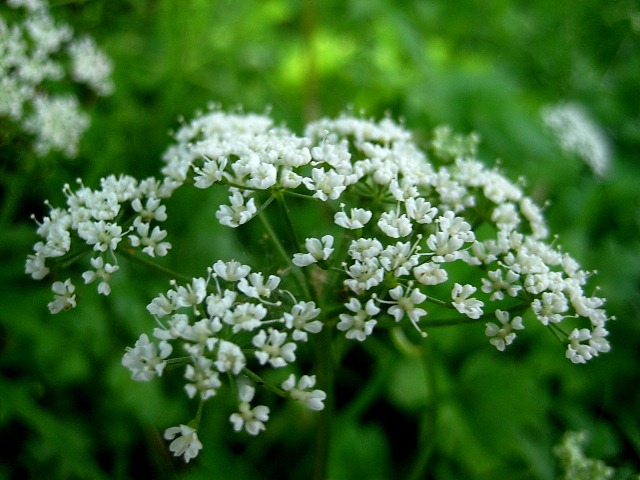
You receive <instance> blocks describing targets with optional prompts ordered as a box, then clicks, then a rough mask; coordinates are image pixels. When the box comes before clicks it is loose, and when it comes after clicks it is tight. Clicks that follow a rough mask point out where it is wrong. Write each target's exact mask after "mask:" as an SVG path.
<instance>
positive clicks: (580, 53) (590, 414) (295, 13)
mask: <svg viewBox="0 0 640 480" xmlns="http://www.w3.org/2000/svg"><path fill="white" fill-rule="evenodd" d="M51 7H52V12H53V15H54V16H55V17H56V18H57V19H59V20H60V21H65V22H68V23H70V24H71V25H73V27H74V30H75V32H76V35H80V34H82V33H88V34H90V35H92V36H93V37H94V38H95V39H96V41H97V43H98V45H100V46H101V48H103V49H104V50H105V51H106V52H107V53H108V54H109V56H110V57H111V58H112V60H113V62H114V65H115V70H114V75H113V78H114V81H115V84H116V91H115V93H114V94H113V95H112V96H111V97H108V98H104V99H100V100H99V101H98V100H96V99H95V98H87V101H88V102H89V104H90V106H89V109H90V113H91V116H92V125H91V128H90V130H89V131H88V132H87V133H86V134H85V136H84V138H83V141H82V144H81V151H80V155H79V156H78V158H77V159H74V160H65V159H63V158H58V157H56V156H55V155H52V156H50V157H48V158H46V159H39V160H35V159H26V158H23V157H21V156H19V155H17V154H15V152H12V151H11V149H7V148H5V149H4V150H2V151H1V153H2V155H3V156H4V157H5V158H1V159H0V160H1V162H2V169H1V170H0V177H1V180H0V182H1V189H2V190H1V192H0V193H1V194H2V197H1V201H2V204H1V205H0V207H1V215H2V216H1V217H0V229H1V235H0V255H1V258H0V261H1V262H2V267H1V268H0V282H1V283H0V292H2V293H1V294H0V440H1V441H2V444H3V445H4V447H3V449H2V453H0V478H7V479H13V478H50V479H76V478H77V479H107V478H115V479H133V478H145V479H146V478H158V479H163V478H167V479H173V478H180V479H193V480H196V479H205V478H206V479H218V478H219V479H244V478H251V479H261V478H265V479H267V478H308V477H309V475H310V473H309V472H310V470H311V465H312V462H313V430H314V417H313V414H308V413H305V412H302V411H300V410H298V409H297V408H296V407H295V406H292V405H288V404H283V405H281V406H278V409H277V410H275V411H274V412H273V415H272V419H271V420H270V423H269V425H268V428H267V431H266V432H265V433H263V434H262V435H261V436H260V437H258V438H255V439H254V438H251V439H249V438H247V437H246V436H243V435H237V434H235V433H234V432H233V431H232V430H231V428H230V425H229V423H228V412H227V410H225V408H226V406H227V404H226V403H225V400H223V399H220V403H219V404H217V405H219V406H220V408H216V407H213V408H209V409H208V410H207V411H206V414H205V417H204V420H203V421H204V424H203V426H202V427H201V433H200V437H201V439H202V441H203V443H204V445H205V447H204V450H203V451H202V452H201V454H200V455H199V456H198V458H197V459H196V460H194V461H192V462H191V463H190V464H189V465H184V463H183V462H182V461H181V460H180V459H177V460H176V459H173V458H172V457H171V456H170V455H169V454H168V452H167V449H166V444H165V442H164V441H163V440H162V438H161V433H162V431H164V429H165V428H166V427H168V426H172V425H175V424H179V423H184V422H186V421H188V419H190V418H192V415H193V412H194V405H193V403H192V402H189V401H188V399H187V398H186V395H184V394H183V392H181V391H180V390H181V386H180V383H179V378H178V379H176V381H173V382H172V381H171V380H167V381H165V382H162V383H159V382H152V383H150V384H138V383H135V382H132V381H131V380H129V374H128V372H127V371H126V370H125V369H124V368H122V367H121V365H120V359H121V356H122V353H123V351H124V347H125V346H127V345H131V344H132V343H133V342H134V341H135V339H136V338H137V336H138V335H139V334H140V333H141V332H144V331H147V332H149V331H151V329H152V328H153V319H152V318H151V317H150V316H149V315H148V314H147V313H146V311H145V306H146V304H147V303H148V301H149V300H150V299H151V298H152V297H153V296H155V295H156V294H157V293H158V292H160V291H164V290H165V289H166V287H167V284H166V280H165V279H160V278H155V277H148V276H143V275H145V273H144V271H142V270H139V269H136V268H135V267H134V266H132V265H126V264H125V265H122V270H123V274H122V275H119V276H118V279H117V280H114V284H113V290H114V294H112V295H111V296H110V297H108V298H107V299H105V298H104V297H99V296H98V295H96V294H95V293H94V292H92V291H90V290H91V289H87V290H86V291H85V292H86V293H85V294H84V295H83V298H81V301H80V302H79V306H78V308H77V309H75V310H73V311H71V312H67V313H63V314H60V315H57V316H51V315H49V313H48V311H47V308H46V304H47V302H48V301H49V299H50V283H48V282H35V281H32V280H31V279H30V278H29V277H27V276H26V275H24V273H23V271H24V259H25V257H26V255H27V254H29V253H30V252H31V246H32V245H33V243H34V242H35V241H36V237H35V228H34V223H33V221H32V220H31V219H30V218H29V216H30V215H31V214H32V213H35V214H36V216H37V217H41V216H42V215H44V214H46V209H45V207H44V206H43V200H44V199H50V201H51V203H52V204H54V205H62V203H63V201H64V196H63V194H62V193H61V190H60V189H61V186H62V185H63V184H64V183H73V182H74V180H75V178H76V177H82V179H83V181H84V183H85V184H86V185H87V186H91V187H96V186H97V185H98V180H99V179H100V177H102V176H105V175H108V174H111V173H116V174H118V173H126V174H131V175H134V176H136V177H138V178H142V177H145V176H149V175H158V173H159V168H160V166H161V160H160V159H161V156H162V153H163V151H164V150H165V149H166V148H167V146H168V145H169V144H170V143H171V137H170V135H169V133H170V131H171V130H173V129H176V128H178V126H179V117H181V116H183V117H184V118H186V119H189V118H191V117H192V116H193V115H194V114H195V112H196V111H197V110H199V109H200V110H205V109H206V107H207V105H208V104H209V103H210V102H215V103H218V104H220V105H222V106H223V107H224V108H236V107H237V106H239V105H241V106H243V108H244V109H245V110H247V111H257V112H263V111H265V109H267V108H270V109H271V110H270V111H271V115H272V116H273V118H275V119H276V121H278V122H280V121H282V122H286V124H287V125H288V126H290V127H291V128H292V129H293V130H295V131H298V132H301V130H302V128H303V126H304V124H305V122H306V121H308V120H313V119H315V118H318V117H320V116H336V115H339V114H340V113H341V112H342V111H345V110H346V109H349V108H350V109H353V110H354V111H355V112H359V111H361V110H363V111H364V112H366V115H370V116H373V117H376V118H380V117H382V116H384V115H385V114H389V115H391V116H392V117H394V118H401V119H403V121H404V122H405V124H406V126H407V128H408V129H409V130H411V131H413V132H414V133H415V137H416V140H417V142H418V143H419V144H420V145H422V146H425V145H426V142H427V140H428V138H429V135H430V133H431V132H432V130H433V128H434V127H435V126H437V125H439V124H443V123H444V124H448V125H451V126H452V128H454V129H455V130H456V131H459V132H463V133H467V132H470V131H476V132H478V133H479V134H480V136H481V138H482V143H481V146H480V156H481V158H482V159H483V160H485V161H486V162H487V164H489V165H494V164H496V162H498V161H499V164H500V166H501V168H502V170H503V171H504V172H505V173H506V174H507V175H508V176H509V177H511V178H512V179H516V178H518V177H520V176H524V177H526V179H527V190H528V192H529V193H530V194H531V195H532V196H533V197H534V198H535V199H536V201H537V202H538V203H540V204H544V203H545V202H549V205H548V206H547V207H545V212H546V215H547V218H548V221H549V223H550V226H551V229H552V231H553V232H554V233H557V234H558V235H559V239H558V242H559V243H560V244H561V245H563V248H564V250H566V251H568V252H570V253H571V254H572V255H573V256H574V257H575V258H576V259H577V260H578V261H579V262H580V263H581V264H582V266H583V267H584V268H585V269H587V270H597V271H598V273H597V275H594V278H593V279H592V281H591V287H592V288H595V286H596V285H599V286H600V288H601V291H600V294H601V295H602V296H604V297H606V298H607V299H608V303H607V308H608V311H609V313H610V314H612V315H615V316H616V317H617V320H616V321H615V322H611V328H610V329H611V335H610V340H611V343H612V345H613V347H612V351H611V352H610V353H608V354H604V355H601V356H600V357H599V358H597V359H595V360H593V361H592V362H590V363H589V364H588V365H572V364H571V363H570V362H569V361H568V360H566V359H565V358H564V349H563V347H562V346H561V345H559V344H558V342H557V341H556V340H555V339H554V338H553V337H552V336H551V335H550V334H549V333H548V332H547V331H545V330H544V329H542V328H538V329H536V328H531V329H528V330H527V331H525V333H524V334H523V335H522V338H519V339H518V341H516V343H515V344H514V345H512V347H513V348H509V349H507V351H506V352H503V353H500V352H497V351H496V350H495V349H494V348H493V347H492V346H491V345H489V343H488V341H487V338H486V337H485V336H484V333H483V331H484V328H483V326H482V325H472V326H466V327H465V326H463V327H453V328H449V329H441V330H435V329H434V330H433V331H430V332H429V333H430V335H429V339H428V341H427V343H426V345H427V347H426V351H425V352H424V354H423V356H422V357H421V358H411V357H407V356H403V355H402V354H401V353H399V352H398V351H397V350H396V349H395V348H394V347H393V345H392V342H390V341H388V340H389V339H388V338H385V337H380V338H379V339H378V338H376V339H372V341H371V342H366V346H365V345H363V347H362V348H358V349H354V350H353V351H352V352H350V354H349V355H347V356H346V357H345V364H344V365H343V366H341V367H340V369H341V373H340V380H339V383H338V385H337V391H338V394H337V398H336V402H337V405H338V407H340V410H339V413H338V415H337V417H336V420H335V424H334V436H333V442H332V450H331V457H330V465H329V471H330V475H331V478H334V479H337V480H340V479H353V478H368V479H385V478H407V477H408V476H410V475H411V472H412V471H418V470H419V469H420V467H421V465H424V463H421V462H426V465H427V466H426V467H425V470H426V472H427V475H428V477H427V478H434V479H459V478H477V479H485V478H486V479H503V478H504V479H507V478H508V479H528V478H530V479H553V478H556V475H558V467H557V464H556V459H555V458H554V457H553V454H552V447H553V445H554V444H556V443H557V442H558V441H559V439H560V437H561V435H562V433H563V432H564V431H566V430H579V429H586V430H588V431H589V432H590V434H591V439H592V441H591V443H590V445H589V448H588V454H590V455H592V456H595V457H598V458H601V459H603V460H605V461H606V462H608V463H609V464H611V465H613V466H615V467H618V474H617V477H616V478H626V475H627V474H628V473H629V472H631V471H640V461H639V460H638V459H639V457H640V424H639V422H638V417H639V415H638V414H639V412H640V393H639V390H638V385H639V384H640V374H639V370H638V360H639V351H640V350H639V340H640V240H639V238H640V237H639V233H640V188H639V185H640V167H639V164H638V162H639V161H640V158H639V156H638V155H639V154H640V93H639V87H640V5H638V3H637V2H635V1H631V0H629V1H624V0H623V1H602V0H601V1H595V0H569V1H557V0H556V1H550V0H535V1H507V0H502V1H500V0H483V1H464V2H463V1H452V0H448V1H442V0H440V1H419V0H412V1H400V0H397V1H391V0H385V1H383V0H346V1H344V0H343V1H338V0H327V1H319V0H318V1H315V2H314V1H312V0H307V1H303V2H295V1H287V0H261V1H257V0H256V1H231V0H154V1H152V0H96V1H86V2H82V1H66V2H63V1H52V2H51ZM0 8H5V7H4V6H3V7H0ZM0 11H2V10H0ZM560 101H575V102H578V103H580V104H581V105H583V106H584V108H585V109H586V110H587V111H588V112H589V113H590V114H591V116H592V117H593V118H594V119H597V121H598V123H599V124H600V126H601V127H602V128H603V130H604V131H605V132H606V134H607V135H608V137H609V138H610V141H611V145H612V152H613V155H612V165H611V168H610V169H609V171H608V172H607V174H606V175H605V176H604V177H603V178H597V177H595V176H594V175H593V174H592V172H591V171H590V170H589V168H588V167H587V166H586V165H585V164H584V162H582V160H581V159H579V158H577V157H575V156H571V155H567V154H566V153H563V152H562V151H561V150H560V149H559V148H558V147H557V146H556V144H555V142H554V139H553V138H552V136H551V135H550V133H549V132H548V131H547V130H546V129H545V128H544V126H543V125H542V123H541V120H540V115H539V112H540V108H541V107H542V106H544V105H547V104H555V103H557V102H560ZM498 159H499V160H498ZM216 199H217V197H216V195H215V193H214V194H212V196H205V195H202V194H201V193H200V192H187V191H184V192H180V193H179V194H177V195H176V198H174V199H172V200H171V202H170V204H169V216H170V221H169V224H168V228H169V230H170V235H171V236H172V243H173V245H174V249H173V250H172V251H171V252H170V255H169V257H168V259H167V265H169V266H171V267H172V268H176V269H180V270H181V271H183V272H185V273H187V274H189V275H195V276H198V275H201V274H202V272H203V268H204V267H205V266H207V265H210V264H211V263H212V262H213V261H215V260H216V259H218V258H229V257H230V256H232V255H233V254H234V252H237V249H238V248H239V244H238V242H237V240H236V239H235V238H234V236H233V232H229V231H228V230H225V229H221V228H220V227H219V226H217V224H216V221H215V218H214V215H213V212H214V211H215V206H213V205H215V203H214V201H216ZM194 205H195V206H196V207H195V208H194ZM212 238H213V239H214V240H212ZM194 252H198V254H197V255H194ZM236 256H237V255H236ZM141 279H142V281H141ZM216 401H218V400H216ZM225 412H226V413H225ZM416 465H417V466H416ZM414 469H417V470H414ZM420 478H423V477H420Z"/></svg>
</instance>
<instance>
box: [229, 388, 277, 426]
mask: <svg viewBox="0 0 640 480" xmlns="http://www.w3.org/2000/svg"><path fill="white" fill-rule="evenodd" d="M254 394H255V389H254V388H253V387H252V386H250V385H246V384H242V383H240V384H239V385H238V399H239V400H240V402H239V404H238V410H239V412H237V413H232V414H231V416H230V417H229V420H230V421H231V423H232V424H233V429H234V430H235V431H236V432H239V431H240V430H242V428H243V427H244V429H245V430H246V432H247V433H248V434H249V435H258V434H259V433H260V432H261V431H263V430H264V429H265V426H264V422H266V421H267V420H269V407H266V406H264V405H258V406H256V407H254V408H251V405H250V403H249V402H251V400H253V396H254Z"/></svg>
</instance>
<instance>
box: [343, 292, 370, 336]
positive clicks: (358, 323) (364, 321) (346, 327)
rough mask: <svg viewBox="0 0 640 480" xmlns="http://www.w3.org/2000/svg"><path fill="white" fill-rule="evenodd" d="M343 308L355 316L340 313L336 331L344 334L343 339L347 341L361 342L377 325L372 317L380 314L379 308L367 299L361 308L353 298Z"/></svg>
mask: <svg viewBox="0 0 640 480" xmlns="http://www.w3.org/2000/svg"><path fill="white" fill-rule="evenodd" d="M344 306H345V307H346V308H347V310H350V311H351V312H353V313H354V314H355V315H349V314H347V313H341V314H340V317H339V318H340V323H338V325H337V328H338V330H340V331H342V332H346V334H345V337H347V338H348V339H349V340H358V341H359V342H363V341H364V340H365V339H366V338H367V336H369V335H371V332H373V327H375V326H376V324H377V323H378V321H377V320H375V319H373V318H372V317H373V316H374V315H377V314H378V313H380V308H378V306H377V305H376V304H375V302H374V301H373V300H372V299H369V300H368V301H367V303H366V304H365V307H364V308H362V304H361V303H360V301H359V300H358V299H357V298H355V297H353V298H351V299H350V300H349V302H348V303H345V305H344Z"/></svg>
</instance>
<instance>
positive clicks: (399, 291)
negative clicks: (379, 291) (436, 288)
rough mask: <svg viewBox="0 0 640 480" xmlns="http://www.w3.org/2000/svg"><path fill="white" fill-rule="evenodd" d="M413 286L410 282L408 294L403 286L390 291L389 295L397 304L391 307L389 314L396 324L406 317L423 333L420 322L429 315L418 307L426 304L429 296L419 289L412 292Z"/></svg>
mask: <svg viewBox="0 0 640 480" xmlns="http://www.w3.org/2000/svg"><path fill="white" fill-rule="evenodd" d="M411 286H412V285H411V282H409V285H408V287H407V290H406V292H405V290H404V288H403V287H402V285H398V286H397V287H395V288H393V289H391V290H389V295H390V296H391V298H392V299H393V300H395V302H396V303H395V305H392V306H391V307H389V310H388V313H389V315H391V316H392V317H393V318H394V319H395V321H396V322H399V321H400V320H402V318H403V317H404V316H405V315H406V316H407V317H408V318H409V320H410V321H411V323H412V324H413V326H414V327H415V328H416V329H417V330H418V331H420V332H421V330H420V327H418V322H419V321H420V318H422V317H424V316H425V315H426V314H427V312H426V310H424V309H422V308H417V307H416V305H419V304H420V303H422V302H424V301H425V300H426V299H427V296H426V295H425V294H424V293H422V292H421V291H420V289H419V288H414V289H413V290H412V289H411ZM423 336H426V333H423Z"/></svg>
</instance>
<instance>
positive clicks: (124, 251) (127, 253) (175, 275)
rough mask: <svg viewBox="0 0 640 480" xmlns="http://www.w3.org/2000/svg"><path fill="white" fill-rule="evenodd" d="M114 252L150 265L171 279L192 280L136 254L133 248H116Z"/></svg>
mask: <svg viewBox="0 0 640 480" xmlns="http://www.w3.org/2000/svg"><path fill="white" fill-rule="evenodd" d="M116 253H119V254H120V255H123V256H125V257H126V258H129V259H130V260H133V261H134V262H136V263H139V264H141V265H145V266H147V267H151V268H153V269H154V270H157V271H158V272H161V273H164V274H165V275H167V276H168V277H169V278H170V279H172V280H178V279H180V280H185V281H187V282H190V281H191V280H193V278H192V277H189V276H187V275H184V274H182V273H178V272H175V271H173V270H171V269H170V268H167V267H164V266H162V265H159V264H157V263H156V262H153V261H151V260H149V259H148V258H145V257H142V256H138V255H136V254H135V253H134V250H133V249H129V248H124V249H119V250H116Z"/></svg>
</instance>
